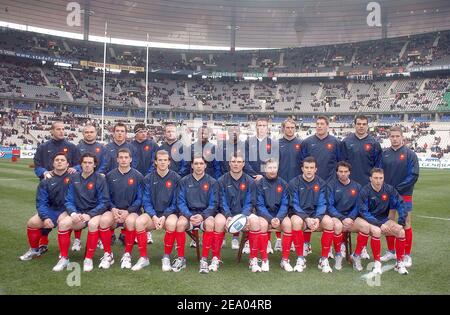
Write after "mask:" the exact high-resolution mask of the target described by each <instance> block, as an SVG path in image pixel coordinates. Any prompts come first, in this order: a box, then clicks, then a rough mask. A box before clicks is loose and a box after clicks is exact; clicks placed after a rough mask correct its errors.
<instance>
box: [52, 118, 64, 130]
mask: <svg viewBox="0 0 450 315" xmlns="http://www.w3.org/2000/svg"><path fill="white" fill-rule="evenodd" d="M56 124H63V127H64V122H63V121H61V120H56V121H54V122H52V128H51V129H52V130H53V129H55V126H56Z"/></svg>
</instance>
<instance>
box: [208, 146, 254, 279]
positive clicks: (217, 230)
mask: <svg viewBox="0 0 450 315" xmlns="http://www.w3.org/2000/svg"><path fill="white" fill-rule="evenodd" d="M244 163H245V161H244V157H243V155H242V153H235V154H234V156H233V157H231V161H230V162H229V165H230V166H229V168H230V171H229V172H227V173H225V174H224V175H222V177H220V178H219V180H218V182H219V187H220V206H219V209H220V210H219V213H218V214H217V215H216V216H215V218H214V238H213V245H212V256H213V258H212V261H211V264H210V265H209V270H210V271H217V269H218V268H219V262H220V249H221V247H222V242H223V240H224V237H225V226H226V224H227V223H228V222H229V220H231V218H232V217H233V216H235V215H237V214H241V213H242V214H244V215H246V216H250V214H251V213H252V210H253V207H254V197H255V196H254V193H255V187H254V181H253V178H251V177H250V176H249V175H247V174H245V173H244V172H243V169H244ZM250 220H252V219H250ZM250 226H252V223H250ZM250 233H252V232H250ZM238 248H239V245H238Z"/></svg>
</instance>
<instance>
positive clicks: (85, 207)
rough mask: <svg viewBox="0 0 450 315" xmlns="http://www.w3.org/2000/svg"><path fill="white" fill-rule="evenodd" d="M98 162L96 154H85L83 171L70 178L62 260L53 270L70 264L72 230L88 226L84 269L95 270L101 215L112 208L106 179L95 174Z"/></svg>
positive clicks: (60, 237) (61, 242)
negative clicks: (93, 260)
mask: <svg viewBox="0 0 450 315" xmlns="http://www.w3.org/2000/svg"><path fill="white" fill-rule="evenodd" d="M97 163H98V160H97V157H96V156H95V155H94V154H91V153H85V154H83V155H82V156H81V169H82V172H81V173H76V174H74V175H72V177H71V178H70V184H69V188H68V191H67V195H66V201H65V206H66V212H67V214H68V215H66V216H65V217H64V218H63V219H61V220H60V222H59V230H58V244H59V249H60V259H59V261H58V263H57V264H56V265H55V267H53V271H62V270H64V269H65V268H66V267H67V265H68V264H69V258H68V252H69V246H70V232H71V230H81V229H83V228H85V227H86V226H87V227H88V237H87V241H86V254H85V260H84V264H83V270H84V271H91V270H92V268H93V263H92V258H93V257H94V253H95V249H96V248H97V241H98V228H99V224H100V216H101V215H102V214H103V212H105V211H106V210H107V209H108V207H109V196H108V185H107V184H106V179H105V177H104V176H102V175H101V174H100V173H96V172H95V167H96V166H97ZM100 227H102V226H100Z"/></svg>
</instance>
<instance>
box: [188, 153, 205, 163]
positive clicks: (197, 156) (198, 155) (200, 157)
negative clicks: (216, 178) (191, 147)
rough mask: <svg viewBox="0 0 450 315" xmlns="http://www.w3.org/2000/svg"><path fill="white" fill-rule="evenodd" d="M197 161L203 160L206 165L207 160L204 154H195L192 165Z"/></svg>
mask: <svg viewBox="0 0 450 315" xmlns="http://www.w3.org/2000/svg"><path fill="white" fill-rule="evenodd" d="M195 159H202V160H203V162H204V163H206V160H205V158H204V157H203V154H199V153H197V154H193V155H192V160H191V164H193V163H194V160H195Z"/></svg>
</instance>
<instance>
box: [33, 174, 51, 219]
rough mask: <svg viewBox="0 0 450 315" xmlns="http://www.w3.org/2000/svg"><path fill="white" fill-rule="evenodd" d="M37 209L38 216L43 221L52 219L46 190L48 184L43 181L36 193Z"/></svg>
mask: <svg viewBox="0 0 450 315" xmlns="http://www.w3.org/2000/svg"><path fill="white" fill-rule="evenodd" d="M36 208H37V211H38V215H39V217H40V218H41V219H42V220H45V219H48V218H50V211H51V210H50V208H49V202H48V192H47V189H46V182H45V180H44V181H41V182H40V183H39V186H38V188H37V193H36Z"/></svg>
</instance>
